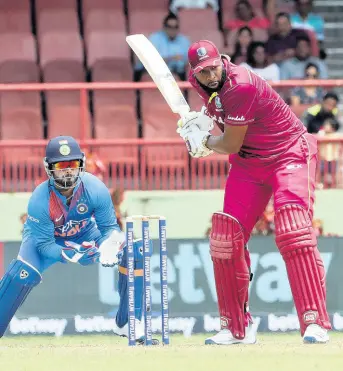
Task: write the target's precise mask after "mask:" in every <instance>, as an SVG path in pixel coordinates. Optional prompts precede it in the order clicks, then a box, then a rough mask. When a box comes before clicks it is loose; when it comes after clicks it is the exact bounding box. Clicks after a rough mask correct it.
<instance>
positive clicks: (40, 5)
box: [35, 0, 77, 13]
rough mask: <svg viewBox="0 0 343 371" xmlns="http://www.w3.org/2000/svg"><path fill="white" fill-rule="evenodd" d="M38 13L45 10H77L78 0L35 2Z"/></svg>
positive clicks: (38, 0)
mask: <svg viewBox="0 0 343 371" xmlns="http://www.w3.org/2000/svg"><path fill="white" fill-rule="evenodd" d="M35 5H36V12H37V13H40V12H42V11H44V10H49V9H51V10H61V9H76V8H77V0H35Z"/></svg>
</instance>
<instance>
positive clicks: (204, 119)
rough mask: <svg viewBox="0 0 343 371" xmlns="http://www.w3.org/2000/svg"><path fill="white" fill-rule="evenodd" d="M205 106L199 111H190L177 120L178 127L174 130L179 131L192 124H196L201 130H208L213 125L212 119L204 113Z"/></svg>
mask: <svg viewBox="0 0 343 371" xmlns="http://www.w3.org/2000/svg"><path fill="white" fill-rule="evenodd" d="M205 111H206V108H205V107H203V109H202V110H201V111H200V112H195V111H191V112H189V113H187V114H186V115H185V116H183V117H182V118H181V119H180V120H179V121H178V122H177V126H178V129H177V130H176V131H177V132H178V133H180V130H181V129H186V130H187V129H189V128H190V127H192V126H197V127H198V128H199V130H201V131H210V130H212V129H213V127H214V123H213V120H212V119H211V118H210V117H208V116H207V115H206V114H205Z"/></svg>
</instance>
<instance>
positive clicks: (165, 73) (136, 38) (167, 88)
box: [126, 35, 190, 117]
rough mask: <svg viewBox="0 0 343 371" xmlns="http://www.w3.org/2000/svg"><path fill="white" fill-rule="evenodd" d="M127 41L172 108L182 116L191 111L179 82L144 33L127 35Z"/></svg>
mask: <svg viewBox="0 0 343 371" xmlns="http://www.w3.org/2000/svg"><path fill="white" fill-rule="evenodd" d="M126 41H127V43H128V44H129V45H130V47H131V49H132V50H133V51H134V52H135V54H136V55H137V57H138V58H139V60H140V61H141V62H142V64H143V66H144V67H145V69H146V70H147V71H148V73H149V75H150V76H151V78H152V79H153V81H154V82H155V84H156V85H157V87H158V89H159V90H160V92H161V94H162V95H163V97H164V99H165V100H166V102H167V103H168V105H169V107H170V108H171V110H172V111H173V112H174V113H178V114H179V115H180V116H181V117H182V116H183V115H185V114H186V113H187V112H189V111H190V108H189V105H188V103H187V101H186V99H185V98H184V96H183V94H182V92H181V90H180V88H179V86H178V85H177V82H176V81H175V79H174V77H173V75H172V73H171V72H170V70H169V68H168V66H167V65H166V63H165V62H164V60H163V58H162V57H161V56H160V54H159V53H158V51H157V50H156V48H155V47H154V46H153V45H152V43H151V42H150V41H149V40H148V39H147V38H146V37H145V36H144V35H130V36H127V37H126Z"/></svg>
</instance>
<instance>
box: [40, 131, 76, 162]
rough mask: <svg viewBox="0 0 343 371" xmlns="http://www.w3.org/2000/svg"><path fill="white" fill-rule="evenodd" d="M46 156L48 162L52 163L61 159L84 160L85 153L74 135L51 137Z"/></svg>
mask: <svg viewBox="0 0 343 371" xmlns="http://www.w3.org/2000/svg"><path fill="white" fill-rule="evenodd" d="M45 157H46V161H47V163H49V164H52V163H55V162H59V161H71V160H82V158H83V153H82V152H81V148H80V146H79V144H78V143H77V141H76V140H75V139H74V138H73V137H68V136H60V137H56V138H52V139H50V141H49V143H48V145H47V146H46V150H45Z"/></svg>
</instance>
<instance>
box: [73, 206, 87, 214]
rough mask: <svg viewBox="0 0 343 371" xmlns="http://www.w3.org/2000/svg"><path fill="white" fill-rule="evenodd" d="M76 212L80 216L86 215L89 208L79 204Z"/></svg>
mask: <svg viewBox="0 0 343 371" xmlns="http://www.w3.org/2000/svg"><path fill="white" fill-rule="evenodd" d="M76 210H77V212H78V213H79V214H84V213H86V212H87V211H88V207H87V205H86V204H78V205H77V208H76Z"/></svg>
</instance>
